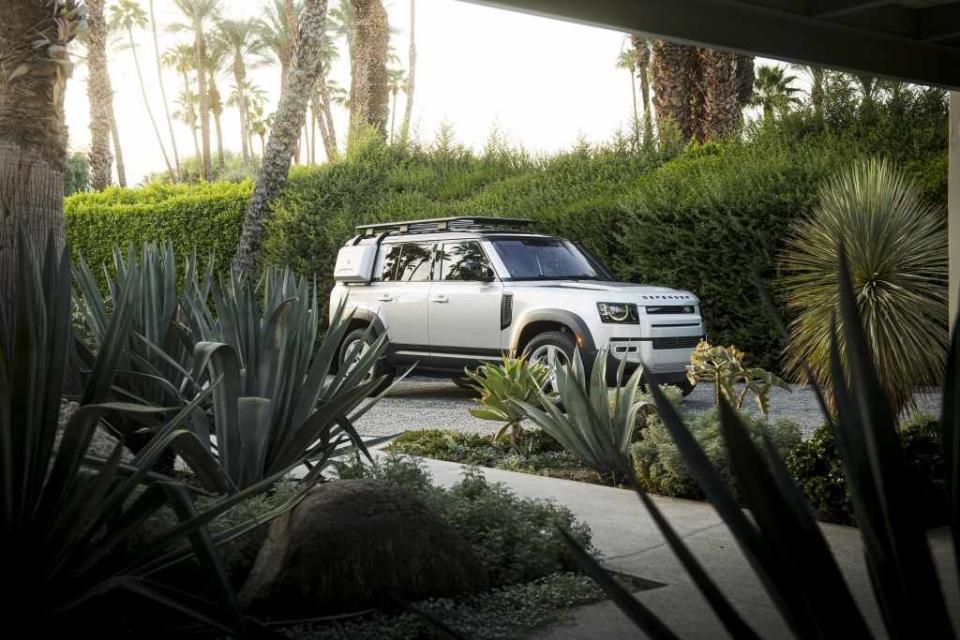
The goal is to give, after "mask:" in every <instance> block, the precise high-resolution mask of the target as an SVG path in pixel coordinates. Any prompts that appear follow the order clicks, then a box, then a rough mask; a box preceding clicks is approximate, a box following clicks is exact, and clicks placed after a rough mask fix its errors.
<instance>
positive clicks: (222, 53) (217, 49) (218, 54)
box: [207, 38, 229, 171]
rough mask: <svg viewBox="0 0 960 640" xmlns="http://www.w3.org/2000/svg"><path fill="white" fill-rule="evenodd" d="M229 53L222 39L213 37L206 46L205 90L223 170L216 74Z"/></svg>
mask: <svg viewBox="0 0 960 640" xmlns="http://www.w3.org/2000/svg"><path fill="white" fill-rule="evenodd" d="M228 55H229V50H228V49H227V46H226V44H225V43H224V42H223V40H221V39H219V38H215V39H214V40H213V41H212V42H211V43H210V46H209V47H208V48H207V74H208V76H207V78H208V79H207V87H208V88H207V91H208V92H209V94H210V113H211V115H213V125H214V132H215V133H216V136H217V165H218V166H219V167H220V170H221V171H223V169H224V166H225V159H224V155H223V125H222V124H221V120H220V117H221V116H222V115H223V96H222V95H221V93H220V89H219V87H218V86H217V76H218V75H219V73H220V71H221V70H222V69H223V66H224V63H225V62H226V60H227V56H228Z"/></svg>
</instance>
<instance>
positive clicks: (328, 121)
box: [317, 65, 340, 160]
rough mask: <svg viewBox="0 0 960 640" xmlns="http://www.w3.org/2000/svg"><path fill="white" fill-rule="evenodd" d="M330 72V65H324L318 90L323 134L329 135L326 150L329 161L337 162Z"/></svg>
mask: <svg viewBox="0 0 960 640" xmlns="http://www.w3.org/2000/svg"><path fill="white" fill-rule="evenodd" d="M328 70H329V66H328V65H324V70H323V72H322V73H321V74H320V78H319V80H318V81H317V90H318V91H319V92H320V110H321V113H322V114H323V125H324V126H323V127H321V132H322V131H323V130H326V132H327V135H326V136H325V137H324V139H323V145H324V150H325V151H326V153H327V160H335V159H336V158H337V156H338V155H340V150H339V149H338V148H337V129H336V127H335V126H334V124H333V105H332V104H331V102H332V101H331V99H330V88H329V87H328V86H327V78H326V73H327V71H328Z"/></svg>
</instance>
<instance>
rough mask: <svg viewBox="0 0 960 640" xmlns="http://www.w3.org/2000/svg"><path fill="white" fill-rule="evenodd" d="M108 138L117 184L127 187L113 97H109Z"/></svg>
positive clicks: (125, 169)
mask: <svg viewBox="0 0 960 640" xmlns="http://www.w3.org/2000/svg"><path fill="white" fill-rule="evenodd" d="M107 106H108V108H109V109H110V138H111V139H112V140H113V157H114V159H115V160H116V161H117V183H118V184H119V185H120V186H121V187H125V186H127V166H126V164H124V162H123V150H122V149H121V148H120V129H119V127H117V114H116V112H115V111H114V109H113V95H111V96H110V103H109V104H108V105H107Z"/></svg>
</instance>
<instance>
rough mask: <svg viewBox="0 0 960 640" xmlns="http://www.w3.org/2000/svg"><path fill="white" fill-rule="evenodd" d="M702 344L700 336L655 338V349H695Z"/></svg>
mask: <svg viewBox="0 0 960 640" xmlns="http://www.w3.org/2000/svg"><path fill="white" fill-rule="evenodd" d="M699 342H700V336H677V337H672V338H654V339H653V348H654V349H693V348H694V347H696V346H697V344H698V343H699Z"/></svg>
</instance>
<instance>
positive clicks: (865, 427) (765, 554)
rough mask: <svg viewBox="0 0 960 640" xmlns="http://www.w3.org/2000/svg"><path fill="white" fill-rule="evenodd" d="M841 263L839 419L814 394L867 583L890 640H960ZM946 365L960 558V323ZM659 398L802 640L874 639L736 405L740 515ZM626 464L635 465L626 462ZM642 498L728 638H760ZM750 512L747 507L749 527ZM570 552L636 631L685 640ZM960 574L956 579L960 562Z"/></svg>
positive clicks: (834, 374)
mask: <svg viewBox="0 0 960 640" xmlns="http://www.w3.org/2000/svg"><path fill="white" fill-rule="evenodd" d="M839 264H840V282H839V286H838V298H839V307H840V313H841V316H842V336H843V343H842V344H843V347H844V348H843V349H841V339H840V336H841V332H840V330H839V329H838V325H839V324H840V323H838V322H836V321H835V320H833V319H831V320H830V321H829V322H828V329H827V331H826V336H827V339H828V341H829V355H830V367H831V370H832V371H831V380H832V384H833V389H832V394H833V397H834V401H835V406H836V409H837V411H836V418H833V417H832V416H833V413H832V412H830V411H828V407H827V405H826V402H825V401H824V396H823V393H822V392H821V390H820V387H819V386H817V385H814V389H815V391H816V392H817V397H818V398H819V399H820V402H821V407H822V409H823V411H824V414H825V415H826V416H827V418H828V423H829V424H830V427H831V428H832V430H833V431H834V434H835V438H836V442H837V447H838V451H839V454H840V457H841V460H842V466H843V471H844V475H845V477H846V480H847V486H848V488H849V491H850V495H851V497H852V501H853V507H854V512H855V516H856V519H857V523H858V525H859V527H860V532H861V535H862V538H863V547H864V559H865V561H866V564H867V568H868V572H869V575H870V578H871V581H870V584H871V586H872V587H873V591H874V595H875V596H876V598H875V600H876V603H877V606H878V607H879V609H880V614H881V620H882V621H883V624H884V626H885V630H886V633H887V635H888V636H889V637H892V638H953V637H955V635H954V630H953V628H952V626H951V622H950V617H949V615H948V612H947V606H946V604H945V601H944V596H943V593H942V591H941V587H940V581H939V578H938V576H937V571H936V568H935V566H934V562H933V559H932V557H931V552H930V548H929V544H928V541H927V537H926V533H925V532H924V530H923V528H922V525H921V524H920V520H919V519H918V518H915V517H914V514H913V505H912V503H911V499H910V496H909V495H907V494H906V489H905V486H904V484H903V483H902V482H899V481H898V480H899V478H900V477H901V459H900V458H901V456H900V451H899V444H898V442H899V441H898V438H897V433H896V424H897V414H896V413H894V411H893V410H892V409H891V406H892V402H891V398H889V396H888V395H887V390H886V389H885V387H884V385H883V378H882V373H881V372H882V368H881V367H880V365H879V364H877V362H876V361H875V360H874V356H873V350H872V348H871V345H870V339H869V333H868V330H867V328H868V327H869V326H870V325H869V316H868V314H866V313H864V312H863V311H862V308H861V305H860V300H859V296H858V295H857V292H856V289H855V284H854V276H853V275H852V273H851V270H850V269H848V267H847V262H846V260H845V259H844V256H843V253H842V251H841V253H840V263H839ZM947 362H948V366H947V372H946V379H945V382H944V406H943V416H942V425H943V429H944V434H943V438H944V449H945V453H946V459H947V465H948V474H947V477H948V478H949V481H948V482H949V495H950V511H951V517H952V521H951V526H950V532H951V535H952V539H953V545H954V550H955V551H956V550H958V549H960V467H958V460H960V406H958V400H957V399H958V398H960V322H958V323H957V324H956V325H955V326H954V331H953V340H952V343H951V345H950V349H949V354H948V357H947ZM652 377H654V378H655V377H656V376H655V375H653V376H652ZM652 392H653V395H654V397H655V399H656V402H657V406H658V410H659V412H660V415H661V419H662V420H663V422H664V424H665V425H666V426H667V427H668V428H669V430H670V432H671V435H672V437H673V439H674V441H675V442H676V444H677V447H678V449H679V450H680V452H681V454H682V455H683V458H684V460H685V462H686V464H687V467H688V469H689V470H690V473H691V475H692V476H693V477H694V479H695V480H696V481H697V483H698V484H699V485H700V488H701V489H702V490H703V492H704V494H705V495H706V496H707V499H708V500H709V501H710V502H711V503H712V504H713V506H714V507H715V508H716V509H717V512H718V513H719V514H720V515H721V517H722V518H723V520H724V521H725V522H726V524H727V526H728V527H729V528H730V531H731V532H732V533H733V535H734V537H735V538H736V540H737V543H738V544H739V546H740V548H741V550H742V551H743V553H744V555H745V556H746V558H747V559H748V561H749V562H750V564H751V566H752V568H753V570H754V572H755V573H756V574H757V575H758V577H759V578H760V582H761V584H763V585H764V587H765V588H766V590H767V591H768V592H769V594H770V596H771V599H772V601H773V602H774V604H775V605H776V607H777V609H778V610H779V611H780V613H781V615H782V616H783V619H784V621H785V622H786V624H787V626H788V627H789V628H790V629H791V631H792V632H793V633H794V635H796V637H799V638H825V637H858V638H869V637H872V633H871V630H870V628H869V626H868V625H867V623H866V622H865V620H864V617H863V614H862V613H861V611H860V609H859V607H858V605H857V602H856V600H855V599H854V597H853V595H852V594H851V592H850V589H849V586H848V585H847V583H846V581H845V580H844V577H843V575H842V574H841V571H840V569H839V567H838V565H837V563H836V560H835V559H834V557H833V555H832V553H831V551H830V548H829V546H828V545H827V543H826V540H825V539H824V537H823V533H822V532H821V530H820V527H819V526H818V524H817V522H816V520H815V519H814V516H813V510H812V509H811V508H810V507H809V505H808V504H807V503H806V501H805V499H804V496H803V493H802V492H801V491H800V489H799V488H798V487H797V486H796V484H795V483H794V482H793V480H792V478H791V477H790V475H789V473H788V471H787V468H786V466H785V465H784V463H783V461H782V460H781V459H780V457H779V456H778V454H777V452H776V450H775V449H774V448H773V447H772V446H770V445H769V444H768V445H767V446H765V447H764V448H763V450H761V449H760V448H758V446H757V445H756V444H754V443H753V442H752V441H751V439H750V437H749V434H748V432H747V430H746V428H745V427H744V426H743V424H742V423H741V421H740V418H739V417H738V416H737V413H736V412H735V411H734V410H733V409H732V407H731V406H730V404H729V402H728V401H727V400H726V399H721V402H720V408H721V415H722V429H723V435H724V440H725V443H726V446H727V450H728V455H729V461H730V467H731V470H732V472H733V476H734V478H735V480H736V482H737V486H738V487H739V488H740V495H741V498H742V501H743V505H741V504H738V503H737V501H736V500H735V499H734V496H733V493H732V491H731V489H730V487H729V486H728V485H727V483H726V482H725V481H724V480H723V478H722V477H721V475H720V473H719V472H718V471H717V469H715V468H714V467H713V466H712V465H711V464H710V462H709V460H708V459H707V457H706V455H705V454H704V452H703V451H702V450H701V449H700V447H699V446H698V445H697V443H696V441H695V440H694V439H693V437H692V436H691V435H690V433H689V431H688V430H687V429H686V427H685V426H684V425H683V422H682V420H681V419H680V417H679V416H678V415H677V413H676V411H675V410H674V408H673V407H672V406H671V405H670V403H669V402H667V401H666V399H665V398H664V397H663V394H662V393H660V392H659V390H658V389H656V388H654V389H652ZM620 464H622V465H626V464H628V463H627V460H626V458H623V459H622V460H621V461H620ZM637 494H638V496H639V497H640V499H641V501H642V502H643V504H644V505H645V507H646V508H647V510H648V511H649V513H650V515H651V516H652V517H653V519H654V521H655V522H656V524H657V526H658V527H659V529H660V530H661V532H662V533H663V535H664V538H665V539H666V541H667V543H668V544H669V545H670V547H671V548H672V549H673V551H674V552H675V553H676V555H677V557H678V559H679V560H680V562H681V564H683V566H684V568H685V569H686V570H687V572H688V573H689V574H690V577H691V578H692V580H693V582H694V583H695V584H696V585H697V587H698V588H699V590H700V592H701V593H702V594H703V596H704V597H705V599H706V601H707V602H708V603H709V604H710V607H711V608H712V610H713V612H714V613H715V614H716V616H717V618H718V620H719V621H720V623H721V624H722V625H723V626H724V628H725V629H726V631H727V632H728V633H729V634H730V636H731V637H733V638H750V639H755V638H758V637H759V636H758V635H757V633H756V632H755V631H754V630H753V629H752V628H751V626H750V624H749V621H747V620H745V619H744V618H743V617H742V616H741V615H740V614H739V613H738V612H737V611H736V610H735V609H734V608H733V607H732V606H731V604H730V601H729V600H728V599H727V598H726V596H725V595H724V594H723V592H722V591H721V590H720V588H719V587H718V586H717V584H716V583H715V582H714V581H713V580H712V579H711V578H710V576H709V574H708V573H707V572H706V570H705V569H704V568H703V566H702V565H701V564H700V563H699V562H698V560H697V559H696V557H695V556H694V555H693V554H692V553H691V551H690V549H689V548H688V547H687V546H686V544H685V543H684V542H683V541H682V540H681V539H680V537H679V536H678V535H677V533H676V531H675V530H674V529H673V527H672V526H671V525H670V523H669V522H667V520H666V519H665V518H664V516H663V514H662V513H661V512H660V510H659V509H658V508H657V506H656V504H655V503H654V502H653V501H652V500H650V498H649V497H648V496H647V495H646V494H645V493H643V492H642V491H640V490H639V489H638V490H637ZM742 506H746V507H747V509H748V510H749V511H750V514H751V515H750V516H748V515H747V514H745V513H744V511H743V509H742ZM568 541H569V542H570V544H571V548H572V549H573V551H574V553H575V554H576V555H577V557H578V558H579V559H580V561H581V562H582V563H583V566H584V567H585V569H586V570H587V571H588V572H590V574H591V575H592V576H594V577H595V579H596V580H597V581H598V582H599V584H600V585H601V586H602V587H603V588H604V589H605V590H606V591H607V592H608V594H609V595H610V596H611V598H612V599H613V600H614V602H615V603H616V604H617V605H618V606H619V607H620V608H621V609H622V610H623V611H624V612H625V613H626V614H627V615H628V616H629V617H630V618H631V619H632V620H633V621H634V622H635V623H636V624H637V626H638V627H640V628H641V629H643V630H644V631H645V632H646V633H647V634H648V635H649V636H650V637H661V638H675V637H677V636H676V634H675V633H674V632H673V631H672V630H671V629H670V628H669V627H668V626H667V625H666V624H665V623H664V622H663V621H662V620H660V619H659V618H658V617H657V616H656V615H655V614H654V613H653V612H652V611H650V610H649V609H648V608H647V607H645V606H644V605H643V604H642V603H641V602H640V601H639V600H637V599H635V598H634V597H633V596H632V595H631V594H630V593H628V592H627V591H625V590H624V589H623V588H622V587H621V586H620V585H619V584H618V583H617V582H616V581H615V580H613V578H612V577H611V576H610V574H608V573H607V572H606V571H605V570H604V569H603V568H602V567H601V566H600V565H599V564H598V563H597V562H596V561H595V560H593V559H592V558H591V557H590V556H589V555H588V554H587V553H585V552H583V551H582V550H581V549H579V548H578V547H577V546H576V544H575V543H574V542H573V541H572V539H571V538H569V537H568ZM955 555H956V554H955ZM954 568H955V570H957V572H958V573H960V561H957V564H956V565H955V567H954Z"/></svg>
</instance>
